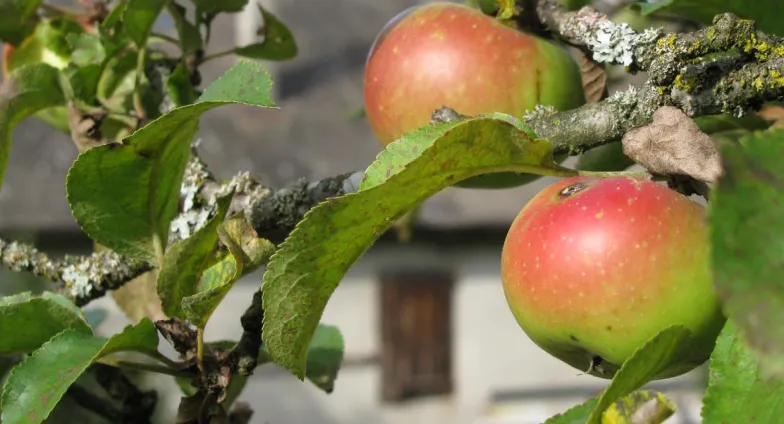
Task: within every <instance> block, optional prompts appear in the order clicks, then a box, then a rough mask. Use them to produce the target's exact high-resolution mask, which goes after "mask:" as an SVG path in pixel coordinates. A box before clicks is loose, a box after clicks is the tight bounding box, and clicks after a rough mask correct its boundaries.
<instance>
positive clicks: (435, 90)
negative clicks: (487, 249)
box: [364, 2, 585, 188]
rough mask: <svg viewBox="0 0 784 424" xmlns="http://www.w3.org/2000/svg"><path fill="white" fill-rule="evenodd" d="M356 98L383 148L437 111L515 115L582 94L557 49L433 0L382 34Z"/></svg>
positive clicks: (570, 102) (566, 103)
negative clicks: (359, 97) (361, 97)
mask: <svg viewBox="0 0 784 424" xmlns="http://www.w3.org/2000/svg"><path fill="white" fill-rule="evenodd" d="M364 100H365V109H366V113H367V118H368V121H369V123H370V126H371V128H372V130H373V132H374V134H375V136H376V138H377V139H378V140H379V141H380V142H381V144H382V145H383V146H387V145H388V144H389V143H391V142H393V141H395V140H397V139H398V138H400V136H402V135H403V134H404V133H407V132H409V131H412V130H414V129H416V128H419V127H422V126H425V125H428V124H429V123H430V118H431V115H432V113H433V111H435V110H436V109H438V108H441V107H443V106H448V107H450V108H452V109H454V110H455V111H457V112H458V113H460V114H463V115H479V114H484V113H491V112H501V113H506V114H510V115H513V116H517V117H520V116H522V115H523V114H524V113H525V112H526V111H529V110H532V109H533V108H534V107H535V106H536V105H538V104H542V105H551V106H553V107H555V108H556V109H557V110H566V109H573V108H576V107H579V106H581V105H583V104H584V103H585V94H584V92H583V87H582V79H581V77H580V71H579V68H578V66H577V64H576V62H575V61H574V60H573V59H572V57H571V56H570V55H569V53H568V52H567V51H566V50H564V49H562V48H561V47H559V46H558V45H556V44H554V43H553V42H550V41H548V40H545V39H543V38H539V37H536V36H533V35H530V34H526V33H523V32H521V31H519V30H517V29H514V28H510V27H508V26H506V25H504V24H503V23H502V22H500V21H499V20H497V19H494V18H492V17H489V16H486V15H484V14H483V13H482V12H481V11H479V10H476V9H473V8H471V7H468V6H465V5H462V4H457V3H446V2H435V3H428V4H426V5H423V6H414V7H411V8H409V9H406V10H405V11H403V12H402V13H400V14H399V15H398V16H396V17H395V18H394V19H392V20H391V21H390V22H389V23H388V24H387V25H386V26H385V27H384V29H382V31H381V33H380V34H379V35H378V37H377V39H376V41H375V42H374V43H373V46H372V47H371V50H370V54H369V56H368V60H367V63H366V67H365V73H364ZM557 159H559V160H561V161H563V160H564V159H565V156H564V157H560V158H557ZM536 178H539V176H537V175H531V174H515V173H502V174H489V175H484V176H479V177H475V178H473V179H469V180H467V181H463V182H462V183H459V184H458V185H459V186H462V187H475V188H503V187H511V186H516V185H521V184H523V183H526V182H530V181H532V180H534V179H536Z"/></svg>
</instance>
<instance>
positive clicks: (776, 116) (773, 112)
mask: <svg viewBox="0 0 784 424" xmlns="http://www.w3.org/2000/svg"><path fill="white" fill-rule="evenodd" d="M757 115H759V116H760V117H761V118H762V119H764V120H766V121H768V122H770V123H771V125H770V126H771V127H781V126H784V107H782V106H776V105H771V106H765V107H763V108H762V109H761V110H760V111H759V112H757Z"/></svg>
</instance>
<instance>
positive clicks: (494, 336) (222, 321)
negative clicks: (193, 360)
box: [91, 248, 699, 424]
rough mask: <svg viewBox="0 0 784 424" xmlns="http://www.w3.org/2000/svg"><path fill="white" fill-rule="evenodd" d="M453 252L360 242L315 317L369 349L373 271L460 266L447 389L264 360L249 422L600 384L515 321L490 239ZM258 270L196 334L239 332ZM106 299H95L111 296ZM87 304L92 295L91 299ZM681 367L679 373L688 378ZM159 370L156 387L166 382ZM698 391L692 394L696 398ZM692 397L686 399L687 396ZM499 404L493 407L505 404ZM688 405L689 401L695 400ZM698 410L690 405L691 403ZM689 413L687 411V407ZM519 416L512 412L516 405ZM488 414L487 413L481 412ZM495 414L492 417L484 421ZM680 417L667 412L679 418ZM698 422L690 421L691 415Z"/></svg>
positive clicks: (317, 421)
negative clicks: (383, 397) (299, 372)
mask: <svg viewBox="0 0 784 424" xmlns="http://www.w3.org/2000/svg"><path fill="white" fill-rule="evenodd" d="M461 250H463V251H462V252H461V253H459V254H457V253H450V252H448V251H441V252H440V253H436V252H434V251H432V250H426V249H422V248H412V249H411V250H410V251H407V252H397V253H392V252H388V253H386V252H384V251H382V250H373V251H371V252H369V253H368V254H367V255H366V256H365V257H364V258H363V259H362V260H361V261H360V262H359V263H358V264H357V265H356V266H355V267H354V268H353V269H352V270H351V271H350V272H349V274H348V275H347V276H346V278H345V280H344V281H343V282H342V284H341V285H340V286H339V287H338V289H337V291H336V292H335V294H334V296H333V297H332V299H331V300H330V302H329V304H328V306H327V309H326V311H325V313H324V316H323V319H322V322H324V323H326V324H332V325H337V326H339V327H340V329H341V331H342V332H343V335H344V339H345V343H346V356H352V357H356V356H364V355H370V354H373V353H375V352H376V350H377V349H378V346H379V340H378V335H377V332H376V329H377V328H378V308H377V302H378V300H377V299H378V296H377V290H378V285H377V283H376V281H375V275H374V271H375V270H377V269H378V268H379V267H386V266H392V265H394V264H395V263H397V264H401V263H417V262H418V263H419V264H423V263H442V264H443V263H451V264H454V265H455V266H456V268H457V270H458V272H459V281H458V285H457V287H456V293H455V298H454V302H455V304H454V305H455V309H454V314H455V322H454V332H453V339H454V355H455V356H454V373H455V374H454V376H455V379H454V381H455V392H454V395H453V396H451V397H440V398H426V399H420V400H415V401H411V402H407V403H404V404H402V405H398V406H382V405H381V404H380V400H379V399H380V393H381V387H380V384H381V381H380V374H381V373H380V368H378V367H377V366H374V365H363V366H356V367H350V368H346V369H343V370H342V371H341V373H340V374H339V377H338V380H337V382H336V387H335V391H334V392H333V393H332V394H331V395H327V394H324V393H323V392H321V391H320V390H318V389H316V388H314V387H313V386H312V385H311V384H310V383H307V382H306V383H303V382H300V381H298V380H296V379H295V378H294V377H293V376H291V375H289V374H288V373H285V372H282V371H280V370H279V369H277V368H276V367H275V366H273V365H269V366H264V367H262V368H260V369H258V370H257V371H256V374H255V375H254V377H253V378H252V379H251V381H250V383H249V384H248V387H247V389H246V391H245V393H244V395H243V396H242V398H241V399H243V400H245V401H247V402H249V403H250V404H251V405H252V406H253V408H254V410H255V411H256V412H255V414H254V418H253V421H252V422H253V423H254V424H256V423H257V424H265V423H269V424H293V423H314V424H338V423H339V424H368V423H379V424H397V423H399V424H418V423H428V424H430V423H457V424H463V423H465V424H468V423H479V422H480V421H479V417H480V416H481V415H482V414H483V413H484V412H485V411H486V410H487V409H488V407H489V405H488V400H489V398H490V396H491V395H492V393H493V391H495V390H516V389H537V388H538V389H546V388H554V387H574V386H580V387H582V386H589V387H595V388H596V390H597V392H598V391H599V390H601V389H602V388H603V387H604V385H605V384H606V381H605V380H601V379H598V378H595V377H592V376H587V375H578V374H580V373H579V371H576V370H574V369H572V368H571V367H569V366H567V365H565V364H563V363H561V362H559V361H557V360H555V359H553V358H552V357H550V356H549V355H547V354H545V353H544V352H543V351H541V350H540V349H539V348H538V347H537V346H535V345H534V344H533V343H532V342H531V341H530V340H529V339H528V338H527V337H526V336H525V335H524V333H522V331H520V330H519V328H518V327H517V324H516V322H515V321H514V319H513V317H512V315H511V313H510V312H509V309H508V308H507V306H506V302H505V300H504V296H503V292H502V289H501V285H500V284H501V283H500V279H499V273H498V271H499V263H498V255H499V251H498V250H497V249H477V250H473V251H471V250H469V251H465V249H461ZM259 282H260V275H259V274H257V275H254V276H253V277H252V278H248V279H246V280H244V281H242V282H241V283H240V284H239V285H237V286H236V287H235V288H234V289H233V290H232V292H231V293H230V294H229V297H228V299H227V300H226V301H225V302H224V303H223V304H222V305H221V307H220V308H219V309H218V310H217V311H216V313H215V315H213V319H212V321H211V322H210V324H209V326H208V328H207V331H206V335H205V337H206V338H207V339H208V340H210V339H226V338H233V339H236V338H238V337H239V335H240V332H241V329H240V326H239V316H240V315H241V314H242V312H243V311H244V310H245V308H246V307H247V305H248V304H249V302H250V298H251V296H252V294H253V291H254V290H256V289H257V288H258V285H259ZM107 301H108V299H105V300H101V301H100V302H96V303H95V305H96V306H97V304H98V303H100V304H102V305H103V306H106V305H111V303H110V302H107ZM91 306H92V305H91ZM125 323H126V321H125V320H124V319H123V318H122V317H119V316H117V315H114V316H112V318H111V319H110V320H107V322H105V323H104V325H103V326H102V328H101V330H102V331H107V330H110V331H117V329H119V328H120V326H122V325H125ZM693 377H694V375H693V374H690V375H687V376H685V377H682V378H681V379H680V380H685V379H691V378H693ZM167 380H168V378H166V377H164V378H163V379H159V382H157V383H156V387H158V388H161V387H162V386H161V384H167ZM168 384H169V385H170V386H171V390H169V391H168V394H169V395H171V396H172V399H171V401H172V403H171V404H170V405H169V406H168V408H169V413H173V412H174V409H173V408H175V407H176V401H177V396H178V392H177V389H176V387H175V386H173V385H171V383H168ZM581 400H583V399H582V398H580V397H577V398H573V399H561V400H560V401H559V400H553V401H550V402H543V401H538V400H537V401H532V402H529V404H527V405H517V408H518V410H519V408H521V407H523V408H524V410H523V414H524V415H522V416H524V417H525V420H523V421H515V422H516V423H517V424H528V423H531V424H536V423H540V422H542V421H543V420H544V418H545V417H548V416H550V415H553V414H555V413H558V412H562V411H563V410H565V409H568V408H569V407H570V406H573V405H575V404H576V403H578V402H580V401H581ZM698 400H699V399H698V398H697V401H698ZM690 402H691V404H692V405H696V404H695V403H694V400H692V401H690ZM513 407H515V406H514V405H511V406H504V407H502V406H499V407H497V408H496V413H498V412H499V411H501V410H503V409H504V408H506V409H509V408H513ZM696 407H697V406H693V407H692V408H696ZM697 411H698V409H697ZM692 413H693V412H692ZM518 416H521V415H519V413H518ZM481 422H484V423H490V422H491V421H481ZM492 422H493V423H500V422H501V421H492ZM679 422H680V421H672V424H678V423H679ZM692 422H697V421H692ZM668 424H669V423H668Z"/></svg>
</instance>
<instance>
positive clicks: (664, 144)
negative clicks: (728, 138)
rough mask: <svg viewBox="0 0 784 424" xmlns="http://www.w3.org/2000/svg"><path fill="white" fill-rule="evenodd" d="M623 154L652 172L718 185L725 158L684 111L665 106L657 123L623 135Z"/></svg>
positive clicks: (654, 116) (656, 115) (654, 122)
mask: <svg viewBox="0 0 784 424" xmlns="http://www.w3.org/2000/svg"><path fill="white" fill-rule="evenodd" d="M622 142H623V152H624V153H626V155H627V156H629V157H630V158H632V159H633V160H634V161H635V162H637V163H638V164H640V165H642V166H644V167H645V168H647V169H648V171H650V172H653V173H656V174H661V175H688V176H690V177H692V178H694V179H696V180H698V181H703V182H707V183H713V182H716V181H717V180H718V178H719V176H720V175H721V172H722V168H721V157H720V156H719V152H718V151H717V149H716V146H715V145H714V144H713V141H712V140H711V138H710V136H708V135H707V134H705V133H703V132H702V131H700V128H699V127H698V126H697V124H696V123H695V122H694V121H693V120H692V119H691V118H690V117H689V116H688V115H686V114H685V113H683V111H681V110H680V109H678V108H675V107H672V106H663V107H660V108H659V109H657V110H656V112H654V114H653V122H651V123H650V124H648V125H645V126H642V127H638V128H634V129H632V130H631V131H629V132H627V133H626V134H625V135H624V136H623V141H622Z"/></svg>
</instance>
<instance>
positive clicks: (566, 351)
mask: <svg viewBox="0 0 784 424" xmlns="http://www.w3.org/2000/svg"><path fill="white" fill-rule="evenodd" d="M486 9H487V8H486V7H485V8H483V9H482V10H485V11H486ZM486 13H487V12H486ZM477 34H482V36H481V37H480V36H477ZM364 85H365V106H366V113H367V117H368V120H369V122H370V125H371V127H372V129H373V131H374V133H375V135H376V137H377V138H378V140H379V141H380V142H381V144H383V145H384V146H387V145H389V144H390V143H392V142H393V141H395V140H397V139H398V138H400V137H401V136H402V135H403V134H405V133H407V132H410V131H413V130H415V129H417V128H419V127H422V126H425V125H428V124H429V122H430V120H431V116H432V113H433V111H435V110H439V109H440V108H443V107H448V108H449V109H451V110H452V111H454V112H456V113H458V114H460V115H479V114H484V113H490V112H503V113H507V114H510V115H514V116H522V115H523V114H524V113H526V112H527V111H530V110H532V109H534V108H535V107H536V106H537V105H550V106H553V107H555V109H556V110H568V109H572V108H576V107H579V106H580V105H582V104H584V103H585V95H584V92H583V86H582V81H581V77H580V72H579V69H578V67H577V66H576V63H575V62H574V60H573V59H572V58H571V57H570V55H569V54H568V53H567V51H566V50H564V49H563V48H561V47H560V46H558V45H557V44H555V43H554V42H553V41H550V40H546V39H543V38H541V37H539V36H536V35H533V34H529V33H526V32H523V31H521V30H519V29H517V28H514V27H513V25H509V24H508V23H507V22H504V21H502V20H500V19H498V18H496V17H493V16H488V15H486V14H483V13H482V12H481V11H479V10H476V9H472V8H470V7H467V6H464V5H460V4H454V3H445V2H436V3H431V4H428V5H425V6H415V7H412V8H409V9H407V10H405V11H403V12H401V13H400V14H398V16H396V17H395V18H394V19H392V20H391V21H390V22H389V23H388V24H387V25H386V26H385V27H384V28H383V29H382V31H381V33H380V34H379V35H378V37H377V39H376V40H375V42H374V44H373V47H372V48H371V52H370V55H369V57H368V61H367V67H366V69H365V76H364ZM476 148H477V149H478V150H481V149H482V146H476ZM558 159H560V161H562V160H563V159H565V156H561V157H559V158H558ZM536 178H538V176H536V175H527V174H513V173H497V174H486V175H481V176H478V177H473V178H470V179H468V180H464V181H462V182H460V183H457V184H456V186H460V187H473V188H506V187H512V186H517V185H521V184H525V183H528V182H530V181H533V180H534V179H536ZM708 248H709V243H708V230H707V222H706V219H705V213H704V208H703V207H702V206H701V205H699V204H697V203H696V202H693V201H691V200H689V199H688V198H686V197H685V196H684V195H682V194H680V193H678V192H676V191H674V190H671V189H669V188H667V187H665V186H663V185H659V184H656V183H654V182H652V181H645V180H637V179H634V178H626V177H614V178H605V179H602V178H588V177H575V178H569V179H565V180H562V181H560V182H557V183H555V184H553V185H551V186H549V187H547V188H546V189H544V190H543V191H541V192H540V193H539V194H538V195H537V196H536V197H535V198H534V199H532V200H531V201H530V202H529V203H528V205H527V206H525V207H524V208H523V210H522V211H521V212H520V214H519V215H518V217H517V218H516V219H515V221H514V223H513V224H512V226H511V228H510V230H509V233H508V235H507V238H506V242H505V244H504V247H503V252H502V259H501V269H502V280H503V288H504V292H505V294H506V299H507V301H508V303H509V307H510V309H511V310H512V312H513V315H514V317H515V318H516V320H517V321H518V323H519V325H520V326H521V327H522V329H523V330H524V331H525V332H526V333H527V334H528V336H529V337H530V338H531V339H532V340H533V341H534V342H535V343H536V344H537V345H539V346H540V347H541V348H542V349H543V350H545V351H547V352H548V353H550V354H552V355H553V356H555V357H556V358H558V359H560V360H562V361H564V362H566V363H567V364H569V365H571V366H573V367H575V368H577V369H580V370H582V371H586V372H588V373H590V374H592V375H594V376H598V377H602V378H612V377H613V375H614V374H615V373H616V371H617V370H618V369H619V368H620V366H621V365H622V364H623V363H624V362H625V361H626V360H627V359H628V358H629V357H630V356H631V355H632V354H633V353H634V352H635V350H637V349H638V348H640V347H641V346H642V345H643V344H644V343H645V342H646V341H647V340H649V339H650V338H652V337H653V336H655V335H656V334H657V333H659V332H660V331H662V330H664V329H665V328H667V327H668V326H670V325H678V324H680V325H683V326H684V327H685V328H687V329H688V330H690V331H691V332H692V338H691V339H690V343H692V344H693V348H692V349H691V350H690V351H688V352H689V353H688V354H685V355H684V356H682V357H679V358H677V359H676V360H674V361H673V362H672V363H670V364H668V366H667V367H666V369H665V370H664V371H662V372H661V373H660V374H659V375H657V376H656V378H668V377H673V376H677V375H680V374H683V373H685V372H687V371H690V370H691V369H693V368H694V367H696V366H698V365H700V364H702V363H704V362H705V361H706V360H707V359H708V357H709V356H710V353H711V352H712V350H713V347H714V344H715V340H716V338H717V336H718V334H719V332H720V330H721V328H722V326H723V324H724V322H725V317H724V315H723V314H722V311H721V307H720V303H719V300H718V297H717V296H716V294H715V293H714V292H713V287H712V280H711V276H710V272H709V271H710V264H709V262H708V260H709V252H708Z"/></svg>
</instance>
